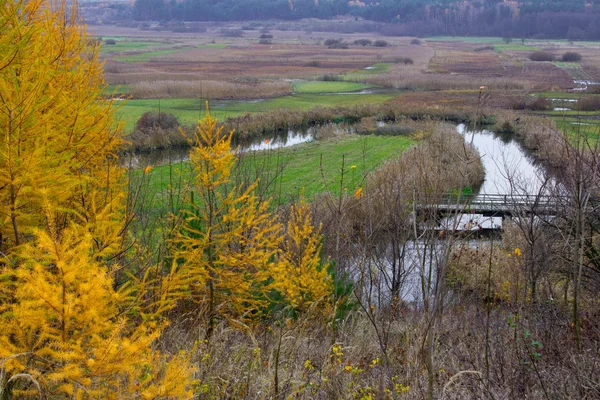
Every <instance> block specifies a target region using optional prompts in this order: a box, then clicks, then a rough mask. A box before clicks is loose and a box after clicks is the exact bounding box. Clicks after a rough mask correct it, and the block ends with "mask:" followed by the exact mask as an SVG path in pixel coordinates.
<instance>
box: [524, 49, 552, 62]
mask: <svg viewBox="0 0 600 400" xmlns="http://www.w3.org/2000/svg"><path fill="white" fill-rule="evenodd" d="M529 59H530V60H531V61H554V55H553V54H552V53H548V52H547V51H536V52H534V53H531V54H530V55H529Z"/></svg>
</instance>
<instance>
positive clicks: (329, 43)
mask: <svg viewBox="0 0 600 400" xmlns="http://www.w3.org/2000/svg"><path fill="white" fill-rule="evenodd" d="M339 43H342V39H327V40H325V42H323V45H325V46H333V45H335V44H339Z"/></svg>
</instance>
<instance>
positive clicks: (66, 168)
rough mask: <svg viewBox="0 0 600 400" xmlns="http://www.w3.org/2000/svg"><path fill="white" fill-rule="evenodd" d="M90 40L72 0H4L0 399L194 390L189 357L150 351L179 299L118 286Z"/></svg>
mask: <svg viewBox="0 0 600 400" xmlns="http://www.w3.org/2000/svg"><path fill="white" fill-rule="evenodd" d="M89 42H90V41H89V39H88V37H87V35H86V33H85V29H84V27H82V26H81V25H79V20H78V17H77V2H76V1H73V2H69V3H68V2H67V0H0V251H1V253H0V398H11V397H17V398H24V397H29V396H34V397H41V398H65V397H70V398H115V399H116V398H133V397H135V398H140V397H141V398H158V397H179V398H186V397H190V396H191V393H190V388H191V387H192V384H193V379H192V373H193V368H191V367H190V364H189V362H188V359H187V356H186V355H185V354H181V355H176V356H174V357H167V356H166V355H164V354H161V353H160V352H158V351H156V350H154V349H153V345H154V343H155V341H156V339H157V338H158V336H159V335H160V332H161V329H162V328H163V326H164V323H163V322H161V319H160V313H161V312H164V311H166V310H168V309H170V308H171V307H172V306H173V304H174V303H173V301H172V299H173V297H174V296H173V294H172V293H167V292H165V291H162V292H159V293H158V294H157V296H155V298H154V299H151V300H149V301H147V300H146V297H147V296H146V295H145V294H146V293H147V292H148V290H147V286H152V282H153V279H151V277H145V278H144V279H142V280H141V281H135V280H132V282H131V283H129V284H127V285H124V286H122V287H121V288H119V289H115V286H116V285H115V282H114V279H113V276H114V273H115V271H117V270H120V267H119V266H118V265H117V264H116V262H115V261H114V260H115V259H116V256H117V255H119V254H120V252H121V247H122V241H123V234H122V228H123V218H124V213H123V204H124V196H125V195H124V192H123V190H122V188H123V184H124V178H123V174H122V170H121V168H120V167H119V165H118V163H117V160H116V156H115V153H116V151H117V150H118V148H119V146H120V144H121V142H122V139H121V136H120V129H119V127H118V126H115V123H114V120H113V111H114V109H113V107H112V104H111V102H110V101H107V100H104V99H103V98H102V96H101V92H102V90H103V88H104V87H105V85H104V81H103V77H102V70H101V65H100V63H99V62H98V47H93V46H92V47H89V46H88V45H89ZM173 271H175V272H176V270H172V271H171V272H172V273H171V274H169V275H168V276H167V279H168V280H169V281H170V284H169V285H168V286H169V288H170V289H168V290H171V291H172V292H177V293H179V291H180V290H182V286H183V285H184V284H185V280H182V279H180V276H179V274H174V273H173ZM174 275H177V276H174ZM154 292H156V291H154Z"/></svg>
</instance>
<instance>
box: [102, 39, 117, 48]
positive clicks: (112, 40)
mask: <svg viewBox="0 0 600 400" xmlns="http://www.w3.org/2000/svg"><path fill="white" fill-rule="evenodd" d="M104 44H107V45H110V46H114V45H115V44H117V41H116V40H115V39H106V40H105V41H104Z"/></svg>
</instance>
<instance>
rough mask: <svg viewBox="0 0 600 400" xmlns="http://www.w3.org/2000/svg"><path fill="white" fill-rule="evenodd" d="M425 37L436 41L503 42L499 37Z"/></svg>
mask: <svg viewBox="0 0 600 400" xmlns="http://www.w3.org/2000/svg"><path fill="white" fill-rule="evenodd" d="M425 39H426V40H431V41H438V42H466V43H504V40H503V39H502V38H501V37H482V36H432V37H428V38H425Z"/></svg>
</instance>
